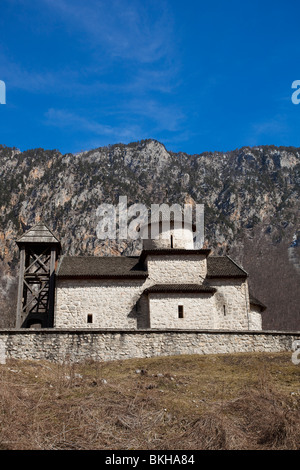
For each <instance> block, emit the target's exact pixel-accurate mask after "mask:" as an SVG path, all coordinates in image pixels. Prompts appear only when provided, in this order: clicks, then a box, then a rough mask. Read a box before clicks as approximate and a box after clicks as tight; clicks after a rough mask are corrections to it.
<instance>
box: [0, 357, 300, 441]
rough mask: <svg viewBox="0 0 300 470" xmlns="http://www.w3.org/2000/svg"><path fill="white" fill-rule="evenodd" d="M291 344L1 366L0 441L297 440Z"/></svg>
mask: <svg viewBox="0 0 300 470" xmlns="http://www.w3.org/2000/svg"><path fill="white" fill-rule="evenodd" d="M299 378H300V365H294V364H293V363H292V361H291V353H277V354H266V353H259V354H250V353H243V354H231V355H219V356H217V355H211V356H178V357H161V358H149V359H140V360H126V361H117V362H111V363H96V362H91V363H86V364H81V365H80V364H75V365H70V364H61V365H58V364H52V363H49V362H31V361H10V362H8V363H7V364H5V365H0V422H1V427H0V448H1V449H3V450H4V449H10V450H29V449H34V450H38V449H42V450H58V449H63V450H68V449H78V450H83V449H85V450H92V449H105V450H112V449H116V450H117V449H119V450H120V449H123V450H127V449H130V450H138V449H142V450H148V449H150V450H160V449H164V450H173V449H175V450H197V449H212V450H214V449H216V450H217V449H234V450H235V449H245V450H246V449H291V450H292V449H300V380H299Z"/></svg>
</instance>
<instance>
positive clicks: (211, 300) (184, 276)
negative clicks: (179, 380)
mask: <svg viewBox="0 0 300 470" xmlns="http://www.w3.org/2000/svg"><path fill="white" fill-rule="evenodd" d="M162 227H163V225H162V224H161V222H160V223H159V236H158V238H157V239H149V238H145V239H144V243H143V249H142V251H141V253H140V255H139V256H127V257H126V256H103V257H101V256H67V255H63V254H62V255H61V247H60V242H59V240H58V238H57V237H56V236H55V235H54V234H53V233H52V232H51V231H50V230H49V229H48V227H46V226H45V225H44V224H38V225H36V226H35V227H33V228H31V229H30V230H28V231H27V232H26V233H25V234H23V235H22V236H21V237H20V238H19V239H18V241H17V245H18V247H19V250H20V275H19V291H18V308H17V321H16V327H17V328H49V327H50V328H58V329H72V328H80V329H83V328H98V329H122V330H125V329H130V330H132V329H133V330H135V329H164V330H166V329H189V330H190V329H192V330H231V331H236V330H261V329H262V318H261V316H262V315H261V314H262V312H263V310H264V309H265V308H266V307H265V306H264V305H263V304H262V303H261V302H260V301H259V300H257V299H255V298H254V297H253V296H252V294H250V293H249V288H248V274H247V272H246V271H245V270H244V269H243V268H242V267H241V266H239V265H238V264H237V263H236V262H235V261H234V260H232V259H231V258H230V257H229V256H212V255H211V250H209V249H196V248H195V247H194V240H193V230H192V227H191V226H188V225H184V228H183V227H182V228H181V229H180V230H178V229H177V228H176V227H175V225H174V221H173V222H172V221H171V223H170V225H169V227H168V229H167V230H165V229H163V228H162ZM142 230H149V226H147V225H145V226H144V227H142Z"/></svg>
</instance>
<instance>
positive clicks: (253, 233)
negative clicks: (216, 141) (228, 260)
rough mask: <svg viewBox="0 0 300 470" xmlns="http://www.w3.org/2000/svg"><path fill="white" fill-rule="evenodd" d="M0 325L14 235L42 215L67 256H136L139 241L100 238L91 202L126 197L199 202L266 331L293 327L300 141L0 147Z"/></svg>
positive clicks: (7, 304)
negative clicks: (211, 147) (196, 146)
mask: <svg viewBox="0 0 300 470" xmlns="http://www.w3.org/2000/svg"><path fill="white" fill-rule="evenodd" d="M0 161H1V168H0V172H1V179H0V207H1V211H0V217H1V226H0V256H1V267H0V309H1V310H0V326H2V327H5V326H14V315H15V300H16V277H17V273H18V249H17V246H16V244H15V240H16V238H17V237H18V236H19V235H21V234H22V233H23V232H24V231H25V230H27V229H28V228H29V227H30V226H32V225H34V224H35V223H37V222H38V221H39V220H43V221H44V222H45V223H46V224H47V225H48V226H49V228H50V229H51V230H53V231H54V232H55V233H56V234H57V235H58V237H59V238H60V240H61V243H62V247H63V252H64V253H67V254H72V255H76V254H86V255H96V256H97V255H108V254H114V255H116V254H120V255H122V254H124V255H130V254H138V253H139V251H140V249H141V244H140V241H139V240H138V241H135V242H134V241H132V240H129V241H127V240H118V239H117V240H100V239H98V238H97V233H96V227H97V224H98V222H99V216H98V214H97V208H98V207H99V206H100V204H102V203H104V202H106V203H109V204H114V205H117V204H118V202H119V197H120V196H127V200H128V206H130V205H131V204H133V203H135V202H139V203H143V204H145V205H146V206H148V207H150V206H151V204H153V203H162V202H168V203H169V204H173V203H178V204H181V205H183V204H184V202H195V203H198V204H204V211H205V244H206V246H209V247H210V248H212V250H213V252H214V253H215V254H224V253H228V254H229V255H230V256H231V257H232V258H234V259H235V260H236V261H237V262H239V263H241V264H242V266H243V267H244V269H246V270H247V271H248V272H249V274H250V280H251V281H250V287H251V290H252V291H253V294H254V295H255V296H256V297H258V298H259V299H260V300H261V301H262V302H263V303H265V304H266V305H267V306H268V309H267V310H266V311H265V312H264V314H263V315H264V320H263V327H264V328H265V329H268V328H270V329H292V330H296V329H298V330H299V329H300V311H299V304H300V302H299V301H300V293H299V291H300V289H299V285H300V227H299V225H300V224H299V205H300V202H299V187H300V149H296V148H293V147H288V148H287V147H279V148H277V147H273V146H262V147H253V148H250V147H245V148H242V149H239V150H234V151H231V152H226V153H219V152H213V153H203V154H201V155H187V154H185V153H172V152H168V151H167V150H166V148H165V147H164V146H163V145H162V144H160V143H159V142H156V141H153V140H147V141H141V142H136V143H132V144H129V145H123V144H116V145H113V146H110V147H103V148H99V149H95V150H91V151H89V152H83V153H80V154H75V155H73V154H66V155H62V154H61V153H60V152H59V151H56V150H52V151H49V150H43V149H34V150H28V151H25V152H20V151H19V150H17V149H12V148H7V147H0Z"/></svg>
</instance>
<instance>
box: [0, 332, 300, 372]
mask: <svg viewBox="0 0 300 470" xmlns="http://www.w3.org/2000/svg"><path fill="white" fill-rule="evenodd" d="M0 337H1V344H2V354H1V360H2V363H5V361H6V360H8V359H22V360H49V361H53V362H84V361H87V360H94V361H113V360H120V359H130V358H147V357H154V356H173V355H180V354H228V353H237V352H279V351H290V352H291V364H292V351H293V342H294V341H299V340H300V332H293V333H283V332H281V333H278V332H271V333H267V332H262V333H257V332H255V333H254V332H220V331H195V330H191V331H184V330H182V331H174V330H173V331H169V332H166V331H163V330H161V331H158V330H156V331H151V330H148V331H142V330H140V331H139V330H136V331H131V332H129V331H124V330H123V331H122V330H116V331H104V330H74V331H71V330H69V329H68V330H55V329H50V330H30V329H29V330H28V329H23V330H11V331H8V330H0Z"/></svg>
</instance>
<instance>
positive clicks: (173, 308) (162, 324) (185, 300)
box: [149, 293, 215, 330]
mask: <svg viewBox="0 0 300 470" xmlns="http://www.w3.org/2000/svg"><path fill="white" fill-rule="evenodd" d="M214 302H215V299H214V296H213V295H212V294H203V293H202V294H193V293H185V294H184V295H183V294H180V293H163V294H156V293H155V294H154V293H152V294H150V296H149V305H150V326H151V328H163V329H165V328H180V329H192V330H194V329H202V330H203V329H206V328H210V329H214V314H213V312H214V311H215V305H214ZM179 305H182V306H183V318H179V315H178V306H179Z"/></svg>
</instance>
